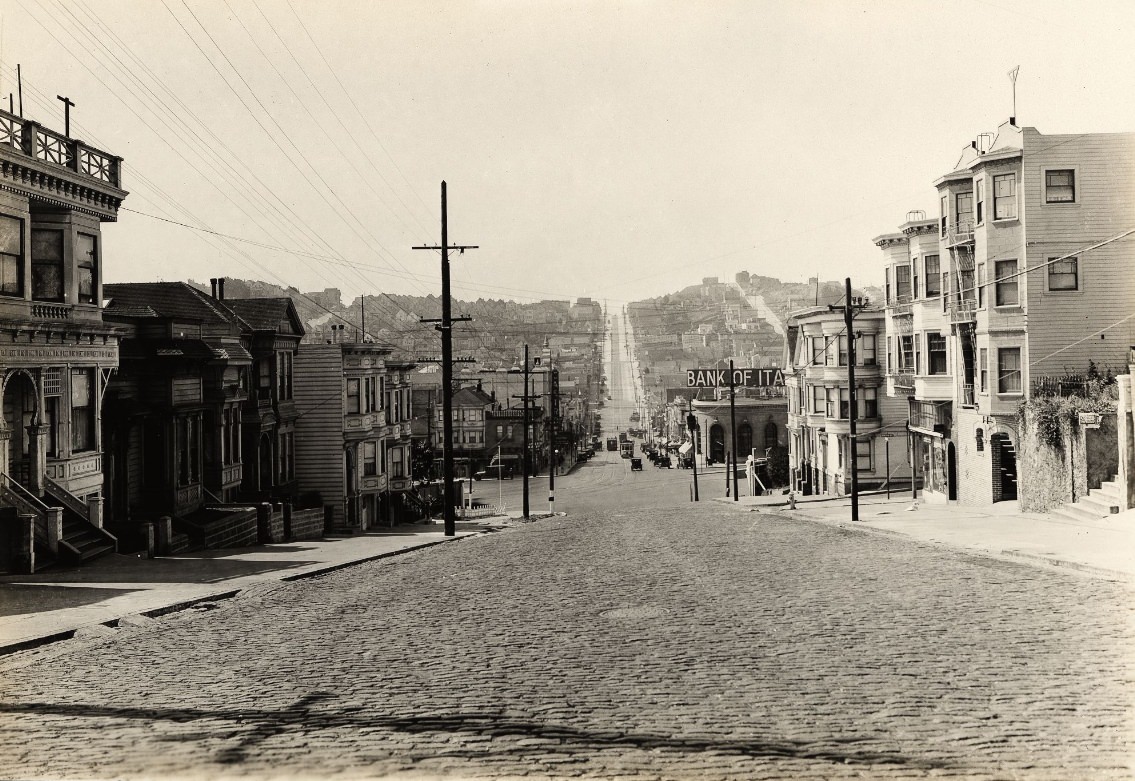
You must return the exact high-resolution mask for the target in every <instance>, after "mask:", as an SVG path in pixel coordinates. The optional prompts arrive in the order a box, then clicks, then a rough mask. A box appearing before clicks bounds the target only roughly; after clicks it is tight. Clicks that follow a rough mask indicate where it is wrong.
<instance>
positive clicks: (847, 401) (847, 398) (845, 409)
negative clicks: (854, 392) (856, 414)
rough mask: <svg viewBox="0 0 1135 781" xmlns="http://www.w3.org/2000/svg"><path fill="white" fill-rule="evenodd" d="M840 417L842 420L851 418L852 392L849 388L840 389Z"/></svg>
mask: <svg viewBox="0 0 1135 781" xmlns="http://www.w3.org/2000/svg"><path fill="white" fill-rule="evenodd" d="M839 417H840V420H849V419H850V418H851V392H850V391H849V390H848V389H847V388H840V389H839Z"/></svg>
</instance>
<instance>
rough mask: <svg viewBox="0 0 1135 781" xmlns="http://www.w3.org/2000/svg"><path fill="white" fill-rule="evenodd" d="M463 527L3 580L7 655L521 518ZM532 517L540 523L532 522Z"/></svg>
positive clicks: (1, 625)
mask: <svg viewBox="0 0 1135 781" xmlns="http://www.w3.org/2000/svg"><path fill="white" fill-rule="evenodd" d="M510 515H511V516H512V517H508V516H492V517H488V518H479V519H476V520H472V521H463V520H461V519H458V522H457V525H456V535H455V536H453V537H446V536H445V534H444V529H443V526H442V523H441V522H440V521H435V522H433V523H421V524H406V525H402V526H396V527H394V528H393V529H383V530H381V531H372V532H368V533H366V534H359V535H354V536H344V537H334V538H331V537H329V538H324V539H319V540H303V541H299V542H290V543H277V544H270V545H258V546H256V547H251V548H233V549H224V550H206V551H196V552H194V553H184V554H179V555H176V556H163V557H158V558H154V559H144V558H138V557H136V556H132V555H114V556H106V557H104V558H102V559H98V560H96V561H93V562H91V563H90V564H87V565H85V566H83V567H81V568H74V569H68V570H57V571H49V572H41V573H38V574H35V575H5V576H2V577H0V655H4V654H7V653H12V652H14V651H18V650H21V649H24V648H31V647H35V646H37V645H42V644H43V643H47V642H52V641H54V640H64V639H67V638H69V637H72V636H73V635H74V634H75V632H76V631H79V630H82V629H83V628H85V627H92V626H98V625H110V626H113V625H115V623H117V622H118V621H120V620H122V619H124V618H126V617H128V616H135V615H142V616H147V617H151V618H152V617H156V616H159V615H163V614H166V613H171V612H175V611H177V610H182V609H185V608H187V607H190V606H192V605H194V604H197V603H201V602H209V601H215V600H218V599H228V598H231V597H234V596H236V595H237V594H238V593H240V592H241V591H242V590H244V589H247V588H248V587H250V586H252V585H255V584H257V583H264V582H276V581H291V580H300V579H302V578H308V577H313V576H315V575H319V574H322V573H325V572H330V571H333V570H336V569H340V568H342V567H346V566H350V565H352V564H358V563H361V562H364V561H372V560H374V559H380V558H385V557H387V556H395V555H398V554H400V553H406V552H408V551H412V550H419V549H421V548H426V547H429V546H431V545H438V544H440V543H445V542H453V541H455V540H460V539H463V538H465V537H469V536H473V535H478V534H485V533H487V532H490V531H495V530H496V529H498V528H501V527H503V526H506V525H508V524H509V523H512V522H514V519H515V518H518V517H519V513H511V514H510ZM533 517H538V516H537V515H535V514H534V515H533Z"/></svg>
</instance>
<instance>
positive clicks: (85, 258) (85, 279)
mask: <svg viewBox="0 0 1135 781" xmlns="http://www.w3.org/2000/svg"><path fill="white" fill-rule="evenodd" d="M98 258H99V240H98V238H97V237H96V236H92V235H90V234H88V233H80V234H79V241H78V243H77V244H76V246H75V277H76V281H77V282H78V286H79V299H78V300H79V303H81V304H94V303H97V301H96V299H95V291H96V290H97V289H98V287H97V285H98V266H99V263H98Z"/></svg>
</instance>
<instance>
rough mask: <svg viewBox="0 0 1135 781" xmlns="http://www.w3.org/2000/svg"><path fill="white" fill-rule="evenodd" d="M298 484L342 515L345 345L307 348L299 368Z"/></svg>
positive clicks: (300, 354)
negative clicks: (342, 348) (315, 493)
mask: <svg viewBox="0 0 1135 781" xmlns="http://www.w3.org/2000/svg"><path fill="white" fill-rule="evenodd" d="M293 397H294V402H295V409H296V414H297V415H298V417H297V418H296V421H295V432H296V437H295V447H296V451H295V462H296V480H297V482H298V483H299V486H300V490H302V491H318V492H319V493H320V495H321V496H322V498H323V503H324V504H330V505H333V506H334V507H335V511H336V513H337V516H338V514H340V513H341V512H342V507H343V499H344V497H345V473H344V462H343V417H344V410H343V406H344V397H343V354H342V350H341V347H340V346H339V345H334V344H332V345H322V344H312V345H308V344H305V345H303V346H301V347H300V350H299V352H298V353H297V354H296V361H295V366H294V367H293Z"/></svg>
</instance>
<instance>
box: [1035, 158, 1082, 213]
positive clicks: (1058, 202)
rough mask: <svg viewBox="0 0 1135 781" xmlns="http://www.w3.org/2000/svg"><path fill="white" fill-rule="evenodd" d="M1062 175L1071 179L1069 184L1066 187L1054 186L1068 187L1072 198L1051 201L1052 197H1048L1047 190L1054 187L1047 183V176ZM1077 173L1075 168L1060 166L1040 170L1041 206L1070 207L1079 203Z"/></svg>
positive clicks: (1078, 177)
mask: <svg viewBox="0 0 1135 781" xmlns="http://www.w3.org/2000/svg"><path fill="white" fill-rule="evenodd" d="M1063 173H1066V174H1068V175H1069V176H1070V177H1071V179H1072V181H1071V183H1070V184H1068V185H1056V186H1058V187H1068V188H1069V189H1071V191H1072V197H1071V198H1070V199H1067V200H1055V201H1054V200H1052V197H1051V196H1050V195H1049V190H1050V189H1052V188H1053V187H1054V185H1052V184H1051V183H1050V182H1049V176H1050V175H1052V174H1063ZM1079 173H1080V172H1079V170H1078V169H1077V168H1076V167H1075V166H1061V167H1059V168H1057V167H1055V166H1053V167H1051V168H1049V167H1045V168H1043V169H1041V177H1042V179H1041V180H1042V182H1043V187H1044V200H1043V201H1042V204H1043V205H1044V206H1072V205H1075V204H1078V203H1079V202H1080V176H1079Z"/></svg>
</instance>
